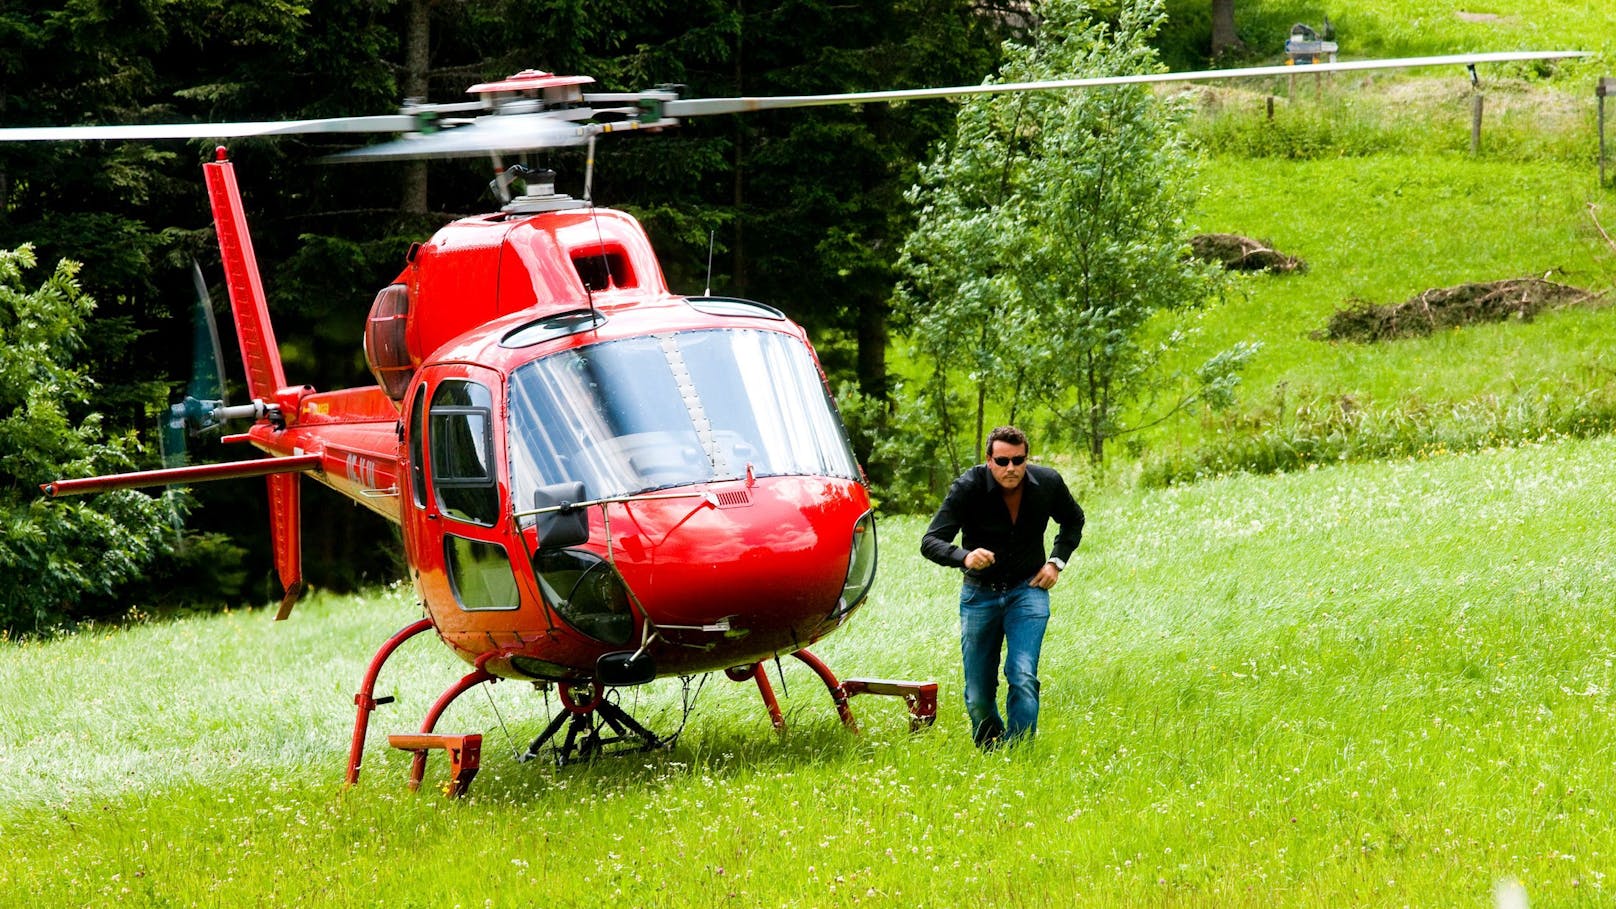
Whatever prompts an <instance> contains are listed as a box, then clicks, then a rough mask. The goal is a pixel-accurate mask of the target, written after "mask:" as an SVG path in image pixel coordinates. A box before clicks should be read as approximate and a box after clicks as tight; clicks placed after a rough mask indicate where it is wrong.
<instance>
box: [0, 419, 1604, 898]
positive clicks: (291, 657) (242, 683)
mask: <svg viewBox="0 0 1616 909" xmlns="http://www.w3.org/2000/svg"><path fill="white" fill-rule="evenodd" d="M1612 484H1616V442H1612V441H1609V440H1603V441H1597V442H1586V443H1563V444H1557V445H1547V446H1528V447H1524V448H1519V449H1513V450H1494V451H1488V452H1483V453H1479V454H1475V455H1467V456H1451V455H1450V456H1439V457H1434V458H1428V459H1423V460H1410V461H1405V462H1400V463H1382V464H1374V465H1350V466H1347V467H1341V468H1334V469H1327V470H1317V471H1312V472H1307V473H1303V474H1296V475H1290V476H1285V477H1279V478H1271V477H1270V478H1263V477H1242V478H1235V479H1226V480H1218V481H1213V482H1206V483H1201V484H1196V485H1192V486H1186V487H1181V488H1175V489H1168V490H1154V491H1134V492H1113V493H1108V494H1104V495H1100V496H1097V497H1090V498H1088V499H1086V502H1085V504H1086V505H1087V507H1088V510H1089V513H1090V528H1089V533H1088V536H1087V539H1086V541H1085V543H1084V546H1083V548H1082V549H1081V550H1080V551H1079V554H1078V558H1077V559H1076V560H1075V562H1074V566H1073V568H1072V569H1070V570H1068V572H1067V574H1066V576H1065V580H1063V582H1062V584H1061V586H1060V587H1059V588H1058V589H1057V590H1056V592H1055V600H1054V606H1055V619H1054V622H1053V624H1052V625H1051V632H1050V638H1049V641H1048V643H1047V645H1046V647H1045V667H1046V668H1045V676H1046V681H1045V686H1046V687H1045V698H1046V706H1045V718H1044V720H1043V722H1042V723H1041V730H1040V738H1039V740H1038V742H1037V744H1036V746H1035V747H1034V748H1033V749H1031V750H1027V751H1017V752H1012V753H1009V754H997V755H993V756H989V757H984V756H982V755H979V754H978V753H977V752H976V751H975V749H973V748H972V747H971V746H970V742H969V736H968V734H967V730H966V729H965V723H964V720H963V716H962V711H961V709H960V705H959V700H958V698H959V693H958V692H959V680H958V666H957V662H958V661H957V658H956V656H955V640H954V617H953V598H954V596H955V595H956V590H955V586H954V582H953V579H952V578H951V577H950V576H949V573H948V572H946V571H943V570H941V569H938V568H935V567H934V566H930V565H929V564H926V563H923V562H922V561H921V560H920V559H919V556H918V554H917V553H916V540H917V538H918V535H919V532H920V529H921V522H920V521H919V520H917V519H902V520H892V521H888V522H886V523H885V524H884V525H883V526H882V528H881V533H882V540H883V544H882V546H883V549H882V560H883V562H882V571H881V580H880V582H879V584H878V586H877V589H876V592H875V594H874V595H873V598H872V601H871V602H870V603H869V605H868V606H866V607H865V609H864V611H863V612H862V613H860V614H859V615H858V616H856V617H855V619H854V620H853V622H852V623H851V624H850V625H849V626H848V627H847V628H846V629H845V630H844V631H843V632H841V633H839V634H838V635H836V636H834V637H833V638H832V639H830V640H829V641H828V642H826V646H824V647H823V648H822V650H821V653H822V655H823V656H825V657H826V659H827V660H828V661H829V662H830V663H831V665H833V666H834V667H836V668H837V669H838V670H839V671H841V672H842V673H844V674H854V673H857V674H869V675H876V676H897V677H932V678H935V679H937V680H939V681H940V682H941V683H942V686H943V702H942V711H941V718H940V720H939V722H938V724H937V726H936V727H935V728H933V729H932V730H931V731H929V732H927V733H924V734H921V735H918V736H910V735H909V734H908V733H907V732H906V731H905V724H904V719H903V718H904V714H903V711H902V709H901V708H900V707H899V706H898V705H894V704H891V703H885V702H880V701H874V702H871V701H868V700H864V699H860V700H856V701H855V702H854V703H855V706H856V707H857V709H858V710H859V711H860V716H861V718H862V719H863V722H864V724H865V730H866V731H865V734H864V735H863V736H860V737H858V738H854V737H851V736H848V735H846V734H845V733H844V732H843V731H842V730H841V729H840V727H839V726H838V725H837V724H836V722H835V719H834V716H833V714H832V712H831V711H830V709H829V705H828V702H827V701H826V699H825V697H824V694H823V690H822V689H816V688H815V686H814V685H812V684H811V682H810V681H809V680H808V679H806V678H804V677H803V675H802V673H800V672H799V671H798V670H796V669H795V668H791V667H788V670H787V676H788V685H787V686H786V692H787V694H788V695H789V697H788V699H787V702H786V703H787V705H788V716H789V722H790V723H791V733H790V735H789V736H788V737H787V738H786V739H785V740H784V741H777V740H776V739H775V737H774V736H773V734H772V733H771V732H770V731H769V728H768V723H767V719H766V715H765V714H764V711H763V710H762V708H761V706H760V705H759V704H758V703H757V700H756V694H755V692H754V691H753V690H752V689H751V687H750V686H743V685H734V684H731V683H729V682H727V681H724V680H722V679H713V680H709V681H708V682H707V684H706V686H705V688H704V689H703V690H702V692H701V695H700V697H699V699H698V701H697V709H696V712H695V714H694V716H693V717H692V719H691V722H690V725H689V727H688V728H687V730H686V732H685V735H684V736H683V738H681V740H680V742H679V744H678V745H677V747H675V748H674V749H673V750H672V751H671V752H668V753H660V754H652V755H643V756H638V757H633V758H626V759H612V760H605V761H600V762H598V763H596V764H594V765H591V766H582V767H571V768H566V769H562V770H557V769H555V768H553V767H551V766H548V765H547V764H546V763H544V762H539V763H538V764H530V765H525V766H521V765H517V764H515V763H513V762H512V761H511V757H510V750H511V748H512V747H513V745H515V744H516V743H525V741H526V739H527V738H528V737H530V736H532V735H533V734H534V733H535V730H536V729H538V728H539V727H540V725H541V724H542V722H543V720H544V709H543V708H544V704H545V701H544V698H543V697H540V696H539V695H537V694H536V693H535V692H533V691H532V690H531V689H529V688H527V687H526V686H521V685H517V684H515V683H506V684H502V685H497V686H493V687H492V688H490V689H488V692H489V693H488V695H487V696H486V697H485V696H482V695H481V694H480V693H473V696H471V697H467V698H463V699H462V700H461V701H459V702H457V703H456V705H455V706H454V707H453V708H452V709H451V712H450V714H449V715H448V716H447V717H446V718H445V720H444V727H445V728H449V727H453V728H455V729H458V730H462V731H480V732H483V733H484V734H485V736H486V742H487V747H486V749H485V754H484V762H485V763H484V770H483V774H482V775H481V776H480V777H479V778H478V779H477V781H476V784H475V786H474V787H473V794H472V797H471V799H470V801H468V802H463V803H450V802H446V801H444V800H442V799H440V798H439V797H438V796H436V795H435V794H433V793H430V792H423V793H420V794H411V793H409V792H408V791H407V790H406V789H405V788H404V785H403V783H404V777H405V773H406V763H407V762H406V761H405V760H404V759H403V758H402V757H401V756H400V755H399V754H397V753H389V752H388V749H386V747H385V745H384V741H383V736H384V735H385V734H386V733H387V732H389V731H399V730H400V728H401V727H407V726H408V725H409V724H410V723H412V722H413V721H412V720H411V719H410V718H411V717H413V716H415V715H417V714H418V713H419V711H420V710H421V709H422V708H423V707H424V705H425V704H426V703H427V702H428V701H429V699H430V698H431V697H433V696H434V695H435V693H436V692H437V691H438V690H440V689H441V688H442V687H443V686H444V685H446V684H447V683H448V681H449V680H451V679H453V678H455V677H456V676H458V674H459V673H460V672H461V669H462V667H459V666H458V665H455V664H454V663H453V661H452V659H451V658H450V657H449V656H448V654H447V652H446V651H444V650H442V649H441V648H438V647H436V646H434V645H433V644H431V643H430V642H422V643H421V645H420V646H419V647H416V646H414V645H413V644H412V645H411V646H410V647H408V648H406V650H405V651H403V652H401V653H400V655H399V657H398V658H397V659H396V660H395V662H394V663H392V664H391V665H390V666H389V670H388V672H387V673H386V675H385V676H384V678H383V686H382V689H381V692H379V693H382V692H385V693H388V694H395V695H397V696H398V697H399V703H398V704H395V705H392V706H389V707H384V708H383V709H382V711H381V712H380V713H378V715H377V721H376V723H375V724H374V725H373V726H372V728H371V741H370V746H371V750H370V753H369V758H368V760H367V763H366V765H365V775H364V778H363V779H362V781H361V784H360V786H359V787H358V788H356V789H353V790H350V791H346V792H345V791H343V790H342V788H341V780H342V768H343V764H344V759H345V753H346V745H347V737H348V729H349V724H350V722H351V719H352V715H353V706H352V701H351V698H350V695H351V693H352V691H353V689H354V688H355V686H356V685H357V682H358V679H359V676H360V674H361V672H362V670H363V664H364V661H365V660H366V659H367V658H368V655H369V653H370V651H371V649H372V648H373V647H374V646H375V645H376V644H377V643H378V642H379V641H380V640H381V639H382V638H383V637H384V636H385V635H387V634H388V633H390V632H391V631H392V630H394V629H395V628H397V627H399V626H401V625H402V624H404V623H405V622H407V621H409V620H410V619H411V618H413V617H414V615H415V614H416V610H415V607H414V606H413V605H412V604H411V602H410V598H409V596H408V595H407V593H406V592H405V591H400V590H394V591H389V592H384V593H381V594H379V595H376V596H373V597H370V598H364V599H354V598H340V599H339V598H317V599H316V600H315V601H314V602H312V603H308V604H305V608H301V609H300V610H299V612H298V614H297V615H296V616H295V617H294V619H293V620H292V621H290V622H288V623H280V624H277V623H273V622H271V621H270V616H269V614H268V613H267V612H264V611H251V612H239V613H232V614H228V615H221V616H216V617H211V618H193V619H187V620H183V621H176V622H163V623H153V624H149V625H143V626H139V627H135V628H132V629H130V630H128V631H123V632H114V633H90V634H81V635H78V636H75V637H72V638H68V639H65V640H61V641H56V642H52V643H27V644H18V643H15V642H13V643H9V644H6V645H4V646H0V686H3V687H4V689H5V690H6V692H7V696H6V698H5V699H4V700H0V837H3V838H4V841H5V842H6V844H7V847H8V848H7V854H6V856H5V857H3V858H0V905H7V906H11V905H16V906H22V905H40V904H42V903H44V904H51V905H101V904H104V903H105V902H107V901H108V900H109V899H112V900H119V901H123V902H128V903H130V904H132V905H190V904H193V903H195V904H204V905H268V904H274V905H309V906H314V905H319V906H368V905H374V904H375V903H376V901H377V900H378V898H382V899H385V900H386V901H387V902H389V903H390V904H394V905H403V906H417V905H421V906H424V905H428V904H432V905H455V904H459V905H489V906H519V905H531V904H533V903H534V902H543V903H546V904H553V905H562V906H572V905H584V904H591V905H593V904H595V903H597V902H598V901H599V900H600V899H602V898H603V897H604V898H610V899H612V900H614V901H617V902H623V903H629V904H633V905H641V906H683V905H695V904H701V905H715V904H720V905H738V906H740V905H745V906H753V905H801V906H843V905H881V906H954V905H959V902H960V900H961V899H962V897H961V894H967V893H969V894H977V895H978V896H979V897H980V899H981V900H982V901H983V902H984V903H991V904H993V905H1004V906H1017V905H1027V906H1032V905H1039V906H1041V905H1073V904H1080V903H1081V904H1089V905H1104V904H1141V903H1145V904H1152V905H1208V904H1214V905H1259V904H1261V905H1271V904H1273V903H1274V902H1282V903H1284V904H1285V905H1291V906H1337V905H1341V904H1342V903H1343V902H1347V903H1353V904H1376V905H1381V904H1384V905H1424V906H1448V905H1455V904H1465V905H1482V904H1484V903H1486V902H1487V901H1488V900H1490V899H1491V895H1492V893H1493V890H1494V888H1495V887H1496V886H1498V885H1500V883H1501V882H1508V881H1520V882H1523V884H1524V886H1525V888H1526V891H1527V892H1528V894H1529V895H1530V896H1531V898H1532V899H1533V900H1534V901H1535V902H1538V903H1541V904H1546V905H1580V904H1589V905H1595V904H1603V903H1604V902H1606V901H1608V897H1609V894H1608V889H1607V888H1608V887H1609V886H1610V884H1609V881H1608V880H1607V875H1609V874H1610V873H1611V871H1612V868H1611V865H1610V858H1609V857H1610V856H1611V855H1613V854H1616V832H1613V830H1612V827H1611V825H1610V824H1609V823H1608V822H1607V812H1606V811H1605V809H1604V807H1603V806H1604V799H1603V795H1602V794H1603V793H1608V792H1610V791H1611V789H1612V787H1613V786H1616V763H1613V762H1612V760H1611V757H1610V754H1609V750H1608V747H1607V739H1608V735H1607V734H1606V733H1607V731H1608V729H1609V728H1610V726H1611V722H1612V715H1611V712H1612V708H1611V699H1610V692H1611V690H1612V689H1613V687H1616V675H1613V669H1612V661H1613V659H1616V639H1613V636H1612V631H1611V627H1610V623H1609V621H1608V620H1607V618H1608V615H1609V614H1610V611H1611V608H1612V605H1613V603H1612V593H1611V591H1612V590H1613V589H1616V586H1613V584H1612V578H1613V575H1616V539H1613V538H1612V530H1611V527H1612V523H1611V521H1610V520H1609V515H1608V513H1607V511H1608V509H1607V508H1605V506H1604V504H1603V501H1604V497H1603V496H1593V495H1590V494H1589V491H1590V490H1598V489H1606V488H1609V487H1611V486H1612ZM550 703H551V709H553V704H554V702H553V698H552V699H551V702H550ZM624 703H625V705H626V706H629V707H631V708H632V709H633V710H634V712H635V713H637V714H638V715H640V716H641V717H643V718H645V719H647V720H648V721H650V722H651V723H652V725H653V726H655V727H656V728H659V729H671V728H673V727H674V726H676V725H677V724H678V721H679V712H678V709H677V704H678V686H677V685H676V684H675V683H673V682H662V683H658V684H657V685H656V686H653V687H652V688H650V689H645V690H633V691H628V692H625V693H624ZM442 768H443V764H442V760H441V758H435V759H434V763H433V764H432V766H431V767H430V768H429V774H431V775H432V776H433V777H436V776H437V775H439V774H441V772H442ZM379 895H380V897H379Z"/></svg>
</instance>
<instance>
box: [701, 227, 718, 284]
mask: <svg viewBox="0 0 1616 909" xmlns="http://www.w3.org/2000/svg"><path fill="white" fill-rule="evenodd" d="M717 236H718V231H716V230H708V231H707V286H706V287H705V288H703V289H702V291H701V295H702V296H704V297H710V296H712V295H713V241H714V240H715V238H717Z"/></svg>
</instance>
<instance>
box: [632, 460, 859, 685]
mask: <svg viewBox="0 0 1616 909" xmlns="http://www.w3.org/2000/svg"><path fill="white" fill-rule="evenodd" d="M848 486H852V487H854V488H856V489H858V491H859V492H862V487H857V485H856V484H840V483H830V482H827V481H825V480H823V479H817V480H813V479H810V478H774V479H771V480H767V481H762V480H760V481H758V482H757V484H756V485H755V486H754V487H752V488H751V489H750V490H748V491H747V492H748V495H747V497H746V499H745V501H744V502H736V504H731V505H728V506H726V505H722V504H713V505H709V506H708V507H704V508H702V509H700V510H699V511H698V512H697V513H696V514H693V515H691V516H690V517H689V518H688V519H687V520H685V521H683V522H682V523H681V524H680V525H679V526H678V527H676V528H672V529H670V531H669V532H668V533H667V534H666V535H665V537H664V538H662V539H660V540H658V539H657V537H658V536H659V535H658V534H655V533H648V534H645V536H644V537H642V539H647V541H648V542H649V541H653V540H654V541H655V545H654V546H652V547H648V551H647V553H646V555H647V556H648V558H647V559H645V560H644V562H643V563H642V564H643V565H644V566H645V567H646V568H648V569H649V570H647V571H645V572H644V573H643V575H641V577H640V578H638V579H637V578H636V577H634V576H632V575H631V576H629V582H630V584H631V585H632V586H633V587H634V589H635V591H636V593H638V594H640V596H641V597H642V599H643V600H644V606H645V609H646V611H647V613H648V614H649V615H650V617H651V619H652V621H654V622H655V623H656V624H657V625H658V626H659V627H661V628H663V629H666V630H667V631H666V632H665V634H667V635H669V636H671V635H672V634H673V631H674V630H675V629H677V628H686V629H691V631H690V632H688V633H684V634H683V635H682V636H683V637H684V638H687V639H688V638H690V637H692V636H700V635H699V634H697V633H696V632H695V631H694V629H708V630H707V631H706V635H707V636H709V637H711V636H712V635H714V634H719V635H722V637H723V638H724V639H726V640H731V641H737V640H747V641H748V645H749V646H751V647H752V648H754V649H756V648H757V647H759V646H761V647H762V648H763V652H765V653H767V652H772V651H775V650H778V649H795V647H796V646H802V645H805V644H807V643H808V642H809V641H810V640H811V639H812V637H814V636H816V630H817V629H818V628H820V626H821V625H822V624H823V623H824V622H825V620H826V619H827V618H830V617H833V616H836V615H838V614H839V613H843V612H845V611H846V610H845V609H844V608H843V606H844V588H845V587H846V585H847V584H848V579H849V565H850V560H851V557H852V555H853V553H854V538H855V528H856V527H857V526H858V525H859V523H860V520H861V518H863V517H864V516H865V515H866V514H867V513H868V511H869V504H868V501H867V499H866V500H864V501H862V502H861V501H859V499H858V497H857V496H856V494H855V493H854V492H853V491H852V490H851V489H848V488H846V487H848ZM720 498H722V497H720ZM731 501H735V500H731ZM641 524H642V527H643V526H644V524H645V522H644V521H642V522H641ZM647 529H649V528H647ZM870 540H871V544H872V545H873V534H872V536H871V538H870ZM868 561H869V563H870V564H869V567H870V571H871V572H873V567H874V566H873V561H874V560H873V552H872V553H871V557H870V558H869V559H868ZM625 570H626V566H625ZM635 574H640V573H638V572H636V573H635ZM860 596H862V593H861V594H860ZM720 624H722V625H723V626H725V629H724V630H723V631H721V632H719V631H713V630H711V629H712V628H713V626H716V625H720Z"/></svg>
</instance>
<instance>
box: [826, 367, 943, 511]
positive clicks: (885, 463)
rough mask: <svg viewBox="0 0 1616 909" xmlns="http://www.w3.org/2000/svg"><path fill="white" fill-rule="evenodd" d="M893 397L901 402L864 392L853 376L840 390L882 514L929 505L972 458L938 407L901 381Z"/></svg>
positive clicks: (849, 430)
mask: <svg viewBox="0 0 1616 909" xmlns="http://www.w3.org/2000/svg"><path fill="white" fill-rule="evenodd" d="M920 394H921V395H924V394H925V392H924V391H922V392H920ZM892 398H893V401H897V402H901V403H900V404H899V405H897V406H894V404H893V403H892V402H890V401H884V400H882V399H880V398H877V397H875V396H873V395H867V394H864V393H863V392H861V391H859V390H858V386H856V385H854V384H853V383H851V382H847V383H843V384H842V386H841V387H840V388H839V389H838V390H837V392H836V403H837V407H838V408H839V409H840V411H841V415H842V422H843V424H845V425H846V427H847V433H848V437H849V438H850V439H851V440H852V442H853V450H854V451H856V452H857V453H858V455H859V460H860V462H861V463H863V464H864V465H865V469H866V470H868V471H869V479H870V486H871V498H873V499H874V500H875V505H876V508H878V509H879V510H880V511H881V512H882V513H883V514H915V513H919V512H923V511H928V510H930V509H933V508H936V507H937V501H938V496H939V494H940V493H941V492H942V491H943V490H944V489H946V488H947V487H948V484H949V482H950V481H952V480H953V479H954V477H956V476H958V475H959V473H960V471H961V470H962V469H963V464H964V463H967V461H966V460H962V453H961V452H958V451H955V450H953V449H952V447H951V446H952V444H953V440H952V439H951V437H950V436H949V435H948V434H947V433H945V432H944V431H943V428H942V426H941V425H940V424H939V423H938V421H937V417H936V414H937V413H938V412H939V410H940V409H939V408H934V407H927V406H924V405H923V404H917V402H916V401H915V396H914V395H912V394H911V393H910V391H909V389H908V388H907V387H906V386H904V385H902V384H899V385H897V386H895V387H894V388H892ZM965 457H966V458H968V457H969V455H968V453H965Z"/></svg>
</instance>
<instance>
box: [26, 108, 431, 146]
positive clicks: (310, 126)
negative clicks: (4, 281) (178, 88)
mask: <svg viewBox="0 0 1616 909" xmlns="http://www.w3.org/2000/svg"><path fill="white" fill-rule="evenodd" d="M417 125H418V123H417V122H416V119H415V118H414V117H411V116H408V115H406V114H382V115H379V116H373V117H331V118H327V119H323V120H281V121H264V122H241V123H152V124H145V125H139V124H137V125H131V126H37V127H35V126H29V127H13V128H11V129H0V142H62V141H78V140H91V139H115V140H116V139H239V138H243V137H246V136H292V135H300V134H307V133H397V132H404V131H406V130H411V129H415V128H416V126H417Z"/></svg>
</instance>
